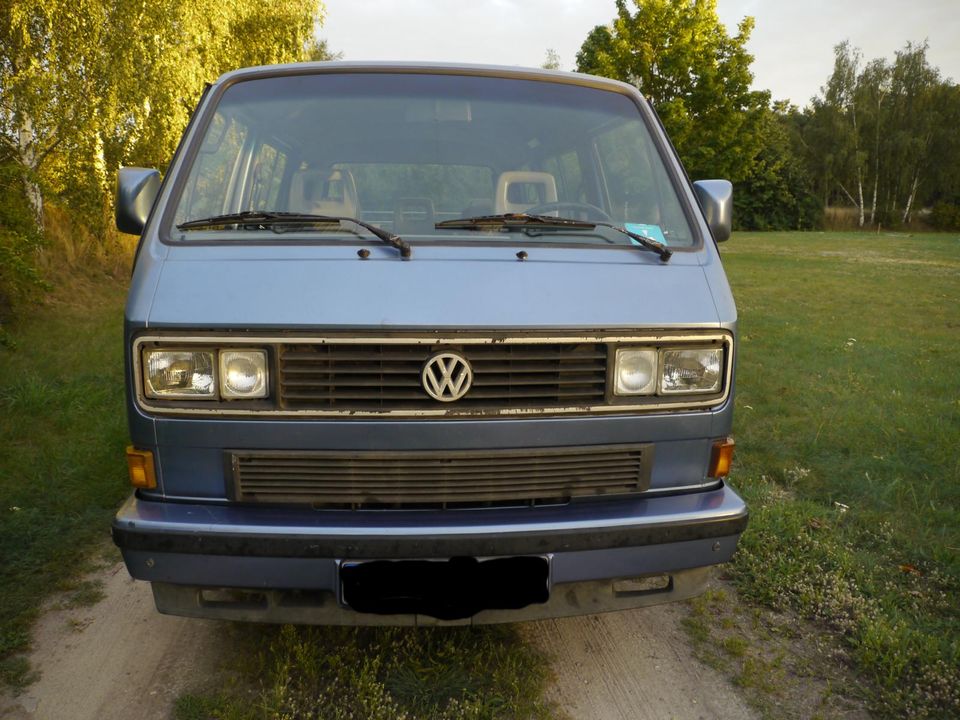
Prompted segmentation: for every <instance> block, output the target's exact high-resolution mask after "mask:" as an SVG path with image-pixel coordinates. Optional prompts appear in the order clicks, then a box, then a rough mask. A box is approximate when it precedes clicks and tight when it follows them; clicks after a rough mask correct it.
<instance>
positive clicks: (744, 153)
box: [0, 0, 960, 342]
mask: <svg viewBox="0 0 960 720" xmlns="http://www.w3.org/2000/svg"><path fill="white" fill-rule="evenodd" d="M614 10H615V13H616V16H615V17H614V18H613V19H612V21H611V22H610V23H609V24H607V25H604V26H598V27H596V28H594V29H593V30H590V31H589V32H586V37H585V40H584V42H583V45H582V47H581V49H580V52H579V53H578V55H577V67H576V69H577V70H579V71H581V72H588V73H593V74H597V75H603V76H606V77H611V78H616V79H619V80H623V81H625V82H629V83H631V84H633V85H635V86H636V87H638V88H639V89H640V91H641V92H643V94H644V95H646V96H647V97H649V98H650V99H651V101H652V102H653V105H654V106H655V107H656V109H657V111H658V113H659V115H660V117H661V119H662V121H663V124H664V125H665V127H666V129H667V131H668V133H669V135H670V137H671V138H672V140H673V142H674V144H675V145H676V147H677V150H678V152H679V154H680V157H681V159H682V160H683V162H684V164H685V166H686V168H687V170H688V172H689V174H690V175H691V177H693V178H708V177H725V178H728V179H730V180H731V181H733V183H734V186H735V190H736V191H735V214H734V218H735V223H736V226H737V227H738V228H739V229H753V230H789V229H800V230H806V229H817V228H822V227H833V228H838V227H840V228H845V227H849V228H862V229H872V230H878V229H880V228H912V229H918V228H919V229H924V228H933V229H943V230H953V229H960V133H957V132H956V128H957V127H960V88H958V86H957V85H956V84H955V83H953V82H952V81H951V80H947V79H944V78H942V77H941V75H940V73H939V71H938V69H937V68H935V67H932V66H931V65H930V63H929V62H928V59H927V45H926V44H925V43H921V44H913V43H907V44H906V45H905V46H904V48H903V49H902V50H901V51H899V52H898V53H897V54H896V56H895V58H893V59H892V60H888V59H883V58H880V59H873V60H866V59H865V58H864V57H863V56H862V54H861V53H860V51H859V50H857V49H856V48H854V47H852V46H851V45H850V44H849V43H847V42H840V43H839V44H838V45H837V46H836V48H835V62H834V69H833V72H832V73H831V75H830V76H829V77H828V78H825V84H824V86H823V88H822V89H821V92H820V93H819V94H818V95H817V97H815V98H813V99H812V101H811V103H810V104H809V105H808V106H806V107H804V108H797V107H795V106H791V105H789V104H787V103H785V102H779V101H773V100H772V98H771V94H770V92H769V91H766V90H756V89H752V88H751V84H752V82H753V74H752V72H751V69H750V68H751V64H752V62H753V57H752V56H751V55H750V54H749V53H748V52H747V49H746V45H747V42H748V40H749V37H750V33H751V31H752V29H753V24H754V21H753V19H752V18H749V17H747V18H744V19H743V20H742V21H741V23H740V24H739V25H738V27H737V28H736V33H735V34H732V35H731V34H729V33H728V32H727V30H726V28H725V27H724V26H723V25H722V24H721V23H720V21H719V19H718V16H717V12H716V2H715V0H616V3H615V8H614ZM323 20H324V6H323V3H322V2H321V1H320V0H276V1H275V2H271V3H261V2H258V1H257V0H189V1H188V2H186V1H183V0H156V1H155V2H152V3H149V4H144V3H139V2H132V0H11V1H8V2H6V3H4V5H3V7H2V8H0V322H3V320H4V319H5V318H8V317H10V316H11V314H12V313H13V311H14V309H15V306H16V305H17V304H18V303H21V302H23V301H24V300H26V299H28V298H30V297H31V296H34V295H36V294H37V293H38V292H42V291H43V288H44V273H45V270H44V251H43V249H44V248H45V247H48V246H50V244H51V243H52V242H53V243H56V242H59V243H61V245H63V244H65V248H61V249H65V250H66V252H65V257H66V259H67V260H68V261H69V262H75V261H77V258H79V257H86V256H90V257H92V258H94V259H95V260H97V261H100V262H102V261H103V259H104V258H114V262H115V263H116V260H115V259H116V258H117V257H127V256H128V254H129V245H130V241H129V240H126V241H124V240H122V239H121V238H120V237H119V236H118V235H117V233H116V231H115V230H114V229H113V227H112V202H113V188H114V182H115V177H116V171H117V169H118V168H119V167H121V166H124V165H140V166H145V167H157V168H160V169H163V168H165V166H166V163H167V162H168V161H169V159H170V157H171V155H172V154H173V151H174V150H175V148H176V145H177V142H178V141H179V138H180V135H181V133H182V131H183V129H184V127H185V126H186V124H187V122H188V120H189V117H190V114H191V112H192V110H193V108H194V107H195V106H196V104H197V101H198V100H199V98H200V95H201V93H202V92H203V88H204V85H205V83H207V82H209V81H212V80H214V79H215V78H216V77H217V76H219V75H220V74H221V73H222V72H224V71H226V70H230V69H233V68H236V67H242V66H248V65H259V64H269V63H279V62H294V61H301V60H318V59H333V58H335V57H336V56H334V55H332V54H331V53H330V51H329V50H328V48H327V45H326V42H325V41H323V40H318V39H317V31H318V29H319V28H320V26H321V25H322V23H323ZM556 65H557V56H556V53H551V52H550V51H548V54H547V62H546V63H545V66H554V67H555V66H556ZM48 255H49V253H48ZM2 338H3V334H2V327H0V342H2Z"/></svg>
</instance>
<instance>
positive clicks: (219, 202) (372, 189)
mask: <svg viewBox="0 0 960 720" xmlns="http://www.w3.org/2000/svg"><path fill="white" fill-rule="evenodd" d="M191 162H192V164H191V166H190V169H189V174H188V176H187V180H186V182H185V183H182V184H180V186H179V190H178V192H179V195H178V199H177V200H176V209H175V211H174V215H173V223H172V226H173V227H171V228H170V237H171V239H173V240H182V241H191V240H203V241H211V240H221V239H222V240H236V239H238V235H239V237H240V238H241V239H243V240H254V241H260V240H262V241H263V242H275V241H277V240H278V239H279V238H280V237H281V236H278V234H277V233H274V232H271V231H270V230H269V229H268V228H265V227H260V226H258V225H256V224H249V223H248V224H245V225H242V226H238V225H230V224H221V225H218V226H203V225H201V226H197V227H183V228H179V229H178V228H177V226H183V225H184V224H185V223H189V222H191V221H196V220H201V219H204V218H211V217H216V216H219V215H224V214H232V213H241V212H251V211H256V212H288V213H289V212H294V213H311V214H316V215H327V216H336V217H350V218H356V219H358V220H361V221H363V222H366V223H369V224H371V225H374V226H376V227H377V228H381V229H383V230H385V231H387V232H390V233H394V234H396V235H399V236H402V237H403V238H404V239H405V240H407V241H411V242H414V243H428V242H447V243H448V242H464V241H467V242H477V241H481V242H490V243H499V242H505V241H510V239H511V235H513V234H514V233H515V232H518V231H523V232H526V233H527V234H528V235H531V236H535V237H528V238H526V240H527V241H535V242H545V243H564V244H569V243H575V244H579V243H583V244H597V245H605V246H611V245H624V244H630V242H631V240H630V238H629V236H627V235H624V234H623V233H620V232H617V231H616V230H614V229H612V228H608V227H605V226H603V225H600V224H598V225H596V226H593V227H587V228H584V227H577V226H573V225H571V226H557V227H537V228H535V229H531V228H525V229H523V228H517V227H515V226H514V225H510V226H509V227H507V226H503V225H501V226H495V225H489V224H474V225H472V226H471V225H470V224H468V223H459V224H456V223H454V224H453V226H451V224H449V223H448V224H447V226H441V227H437V225H438V224H442V223H445V222H447V221H451V220H457V219H464V218H473V217H478V216H487V215H500V214H517V213H531V214H541V215H551V216H559V217H566V218H575V219H579V220H586V221H596V222H598V223H599V222H609V223H613V224H615V225H617V226H622V227H625V228H626V229H628V230H630V231H631V232H633V233H639V234H642V235H644V236H646V237H649V238H652V239H654V240H657V241H660V242H663V243H665V244H667V245H668V246H670V247H681V248H682V247H689V246H690V245H691V244H692V243H693V238H692V235H691V232H690V227H689V225H688V223H687V221H686V218H685V216H684V214H683V212H682V210H681V206H680V203H679V201H678V199H677V195H676V192H675V190H674V187H673V185H672V184H671V182H670V179H669V176H668V174H667V172H666V169H665V168H664V166H663V162H662V161H661V159H660V156H659V155H658V153H657V151H656V148H655V146H654V144H653V141H652V139H651V137H650V134H649V132H648V130H647V127H646V125H645V124H644V122H643V119H642V117H641V115H640V112H639V110H638V109H637V107H636V105H635V104H634V103H633V101H632V100H631V99H630V98H629V97H627V96H625V95H621V94H619V93H616V92H612V91H608V90H599V89H594V88H588V87H581V86H577V85H570V84H564V83H553V82H540V81H532V80H516V79H505V78H492V77H468V76H459V75H430V74H400V73H395V74H394V73H344V74H309V75H293V76H283V77H266V78H260V79H254V80H245V81H242V82H238V83H236V84H234V85H232V86H230V87H229V88H227V90H226V91H225V92H224V93H223V95H222V97H221V99H220V102H219V104H218V106H217V109H216V112H215V114H214V115H213V117H212V119H211V120H210V121H209V122H208V123H207V126H206V128H205V129H204V135H203V138H202V141H201V142H200V145H199V149H198V151H197V152H195V153H194V154H193V157H192V161H191ZM358 232H359V231H358V230H357V228H355V227H354V228H353V229H351V227H350V226H348V225H345V224H339V225H337V224H327V225H318V224H314V225H310V226H304V227H302V228H293V229H289V230H287V231H285V232H284V233H283V234H282V239H283V240H285V241H287V240H290V239H291V238H300V239H307V240H324V241H325V240H329V239H331V237H334V236H339V237H340V238H347V239H349V238H357V236H358ZM514 241H515V240H514Z"/></svg>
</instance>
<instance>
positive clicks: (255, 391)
mask: <svg viewBox="0 0 960 720" xmlns="http://www.w3.org/2000/svg"><path fill="white" fill-rule="evenodd" d="M220 394H221V395H223V397H225V398H231V399H236V398H263V397H266V396H267V353H266V352H264V351H263V350H221V351H220Z"/></svg>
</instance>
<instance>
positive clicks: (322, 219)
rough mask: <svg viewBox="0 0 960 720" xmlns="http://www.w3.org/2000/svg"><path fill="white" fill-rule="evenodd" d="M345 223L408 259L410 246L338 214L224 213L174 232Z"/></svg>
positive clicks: (376, 228) (363, 223) (374, 227)
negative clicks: (238, 226)
mask: <svg viewBox="0 0 960 720" xmlns="http://www.w3.org/2000/svg"><path fill="white" fill-rule="evenodd" d="M332 222H349V223H353V224H354V225H357V226H359V227H362V228H363V229H364V230H366V231H368V232H369V233H370V234H371V235H373V236H375V237H376V238H377V239H379V240H381V241H383V242H384V243H386V244H387V245H391V246H393V247H395V248H397V250H399V251H400V257H402V258H403V259H404V260H409V259H410V256H411V255H412V253H413V251H412V249H411V247H410V243H408V242H407V241H406V240H404V239H403V238H401V237H400V236H399V235H394V234H393V233H391V232H387V231H386V230H384V229H382V228H378V227H377V226H376V225H371V224H370V223H368V222H364V221H363V220H360V219H359V218H355V217H348V216H340V215H313V214H311V213H295V212H273V211H266V210H243V211H241V212H236V213H227V214H225V215H214V216H213V217H208V218H201V219H199V220H190V221H188V222H184V223H180V224H179V225H177V229H178V230H198V229H200V228H213V227H222V226H224V225H256V226H258V227H261V228H264V229H268V228H276V227H278V226H284V225H309V224H316V223H332Z"/></svg>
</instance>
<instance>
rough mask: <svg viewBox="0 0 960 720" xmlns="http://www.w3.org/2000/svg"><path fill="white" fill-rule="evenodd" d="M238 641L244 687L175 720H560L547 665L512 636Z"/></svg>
mask: <svg viewBox="0 0 960 720" xmlns="http://www.w3.org/2000/svg"><path fill="white" fill-rule="evenodd" d="M235 632H237V633H238V634H239V638H237V639H236V641H237V643H238V646H239V650H238V651H237V652H236V653H235V654H234V657H236V658H241V661H240V664H239V665H238V667H236V668H234V670H235V671H236V672H238V673H239V681H238V682H236V683H235V684H232V685H231V684H230V683H227V686H226V688H225V689H224V688H223V686H221V688H220V689H218V690H216V691H214V692H212V693H203V692H201V693H194V694H187V695H183V696H181V697H180V698H179V699H178V701H177V704H176V708H175V717H176V718H177V719H178V720H207V718H218V719H219V720H255V719H260V718H291V719H293V718H312V719H315V720H346V719H347V718H357V719H359V718H363V719H364V720H401V719H403V718H405V719H407V720H414V719H415V718H430V719H431V720H433V719H436V720H486V719H490V720H493V719H494V718H505V717H508V718H517V719H519V718H543V719H547V718H553V717H555V715H554V710H553V709H552V708H551V706H550V705H549V704H547V703H546V702H545V701H544V700H543V699H542V698H543V690H544V688H545V685H546V682H547V679H548V671H547V665H546V663H545V661H544V658H543V657H542V656H540V655H539V654H538V653H537V652H536V651H534V650H533V649H531V648H529V647H527V646H525V645H524V644H522V643H521V641H520V639H519V638H518V637H517V635H516V632H515V629H514V628H511V627H509V626H506V627H505V626H498V627H490V628H483V629H480V630H476V629H471V628H457V629H450V628H442V629H411V628H309V627H308V628H295V627H292V626H289V625H288V626H284V627H282V628H279V629H277V628H270V627H267V628H264V627H261V626H248V627H238V628H236V629H235ZM264 648H266V649H264Z"/></svg>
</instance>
